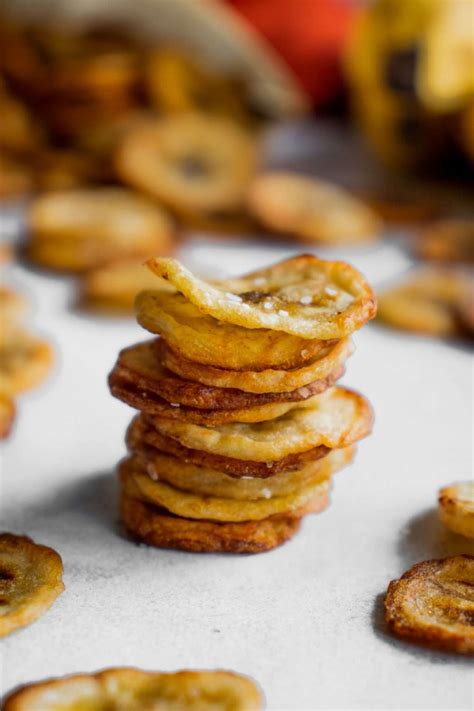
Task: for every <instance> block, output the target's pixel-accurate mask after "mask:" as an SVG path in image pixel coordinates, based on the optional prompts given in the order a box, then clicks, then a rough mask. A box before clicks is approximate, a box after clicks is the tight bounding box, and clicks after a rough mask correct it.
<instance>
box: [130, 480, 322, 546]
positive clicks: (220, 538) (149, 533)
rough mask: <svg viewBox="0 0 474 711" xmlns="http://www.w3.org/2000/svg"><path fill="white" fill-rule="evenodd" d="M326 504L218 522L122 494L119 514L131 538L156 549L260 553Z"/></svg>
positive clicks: (276, 542) (288, 535)
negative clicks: (178, 513)
mask: <svg viewBox="0 0 474 711" xmlns="http://www.w3.org/2000/svg"><path fill="white" fill-rule="evenodd" d="M327 503H328V502H327V499H322V500H320V501H318V502H313V508H312V510H311V511H309V510H303V511H299V512H295V513H293V514H277V515H276V516H271V517H270V518H267V519H264V520H263V521H244V522H238V523H229V522H227V523H222V522H218V521H196V520H193V519H187V518H182V517H180V516H174V515H173V514H170V513H169V512H167V511H166V510H165V509H159V508H157V507H155V506H150V505H148V504H144V503H143V502H141V501H138V500H137V499H133V498H130V497H128V496H125V495H123V494H122V496H121V498H120V513H121V517H122V521H123V523H124V525H125V528H126V529H127V531H128V532H129V533H130V534H131V535H132V536H133V537H134V538H136V539H137V540H139V541H143V542H144V543H147V544H148V545H150V546H156V547H157V548H176V549H178V550H185V551H193V552H194V553H219V552H222V553H264V552H265V551H269V550H271V549H272V548H276V547H277V546H281V545H282V544H283V543H285V542H286V541H288V540H289V539H290V538H292V537H293V536H294V535H295V533H296V532H297V531H298V529H299V527H300V524H301V518H302V516H303V515H305V514H307V513H317V511H322V510H323V509H324V508H325V507H326V506H327Z"/></svg>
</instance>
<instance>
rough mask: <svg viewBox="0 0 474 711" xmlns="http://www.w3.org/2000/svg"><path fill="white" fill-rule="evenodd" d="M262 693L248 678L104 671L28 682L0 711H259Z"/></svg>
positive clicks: (225, 674)
mask: <svg viewBox="0 0 474 711" xmlns="http://www.w3.org/2000/svg"><path fill="white" fill-rule="evenodd" d="M262 702H263V700H262V695H261V693H260V691H259V689H258V688H257V686H256V685H255V683H254V682H253V681H251V680H250V679H248V678H247V677H244V676H241V675H239V674H234V673H232V672H226V671H187V670H186V671H179V672H146V671H142V670H141V669H132V668H125V667H124V668H117V669H105V670H104V671H101V672H97V673H96V674H77V675H73V676H66V677H62V678H59V679H50V680H47V681H43V682H39V683H33V684H27V685H26V686H23V687H21V688H20V689H18V690H17V691H14V692H13V693H12V694H10V695H9V696H8V697H7V698H6V699H5V701H4V705H3V707H2V708H3V711H82V710H83V711H86V709H87V711H99V710H100V711H105V709H110V710H112V709H117V711H118V710H119V709H123V711H145V710H146V709H149V710H150V711H151V710H152V709H156V710H157V711H158V709H159V710H160V711H259V709H261V708H262Z"/></svg>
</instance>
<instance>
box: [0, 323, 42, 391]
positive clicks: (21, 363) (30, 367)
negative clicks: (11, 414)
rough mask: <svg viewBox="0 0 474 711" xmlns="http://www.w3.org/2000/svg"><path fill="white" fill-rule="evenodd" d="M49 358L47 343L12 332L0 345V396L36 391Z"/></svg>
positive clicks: (16, 330)
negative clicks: (30, 390)
mask: <svg viewBox="0 0 474 711" xmlns="http://www.w3.org/2000/svg"><path fill="white" fill-rule="evenodd" d="M52 358H53V354H52V350H51V347H50V346H49V344H48V343H46V341H42V340H40V339H38V338H35V337H33V336H30V335H29V334H28V333H26V331H23V330H21V329H19V328H14V329H12V330H11V331H9V335H8V338H7V339H6V341H4V342H2V343H1V344H0V392H1V393H4V394H8V395H15V394H16V393H20V392H23V391H24V390H29V389H30V388H33V387H35V385H38V384H39V383H40V382H41V381H42V380H43V379H44V378H45V377H46V374H47V372H48V371H49V369H50V367H51V363H52Z"/></svg>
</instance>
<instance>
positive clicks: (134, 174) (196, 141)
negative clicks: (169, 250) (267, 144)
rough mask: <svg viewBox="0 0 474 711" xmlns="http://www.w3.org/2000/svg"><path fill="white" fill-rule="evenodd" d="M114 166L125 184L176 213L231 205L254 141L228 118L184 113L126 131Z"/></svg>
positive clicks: (238, 197)
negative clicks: (150, 196)
mask: <svg viewBox="0 0 474 711" xmlns="http://www.w3.org/2000/svg"><path fill="white" fill-rule="evenodd" d="M116 165H117V171H118V173H119V175H120V177H121V178H122V180H123V181H124V182H125V183H128V184H129V185H132V186H133V187H135V188H138V189H139V190H143V191H144V192H146V193H149V194H150V195H152V196H153V197H155V198H157V199H158V200H160V201H162V202H163V203H164V204H165V205H167V206H168V207H169V208H170V209H171V210H173V211H174V212H176V213H178V214H181V213H185V214H193V213H198V214H200V213H207V212H213V211H216V210H233V209H234V208H236V207H239V206H240V205H241V204H242V201H243V195H244V192H245V189H246V186H247V183H248V180H249V178H250V176H251V175H252V173H253V171H254V165H255V149H254V141H253V140H252V138H251V137H250V136H249V135H248V134H247V133H246V132H245V131H244V130H243V129H242V128H240V127H239V126H238V125H237V124H235V123H232V122H231V121H227V120H225V119H221V118H217V117H215V116H212V117H211V116H208V117H206V116H204V115H200V114H193V113H185V114H180V115H176V116H170V117H165V118H163V119H161V120H159V121H156V122H155V123H153V124H150V125H149V126H147V127H145V126H140V128H139V129H137V130H136V131H134V130H132V131H130V132H129V133H127V135H126V136H125V138H124V140H123V142H122V144H121V145H120V146H119V149H118V154H117V162H116Z"/></svg>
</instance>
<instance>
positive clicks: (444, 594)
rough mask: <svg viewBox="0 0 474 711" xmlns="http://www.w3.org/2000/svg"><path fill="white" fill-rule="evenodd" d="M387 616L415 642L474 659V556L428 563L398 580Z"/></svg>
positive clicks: (387, 600)
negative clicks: (473, 657) (473, 656)
mask: <svg viewBox="0 0 474 711" xmlns="http://www.w3.org/2000/svg"><path fill="white" fill-rule="evenodd" d="M385 617H386V620H387V624H388V626H389V628H390V630H391V631H392V632H393V633H394V634H396V635H398V636H400V637H402V638H405V639H407V640H409V641H412V642H416V643H418V644H422V645H426V646H428V647H435V648H438V649H442V650H445V651H451V652H457V653H459V654H470V655H474V556H472V555H459V556H454V557H452V558H444V559H440V560H428V561H424V562H423V563H418V564H417V565H414V566H413V567H412V568H410V570H408V571H407V572H406V573H404V574H403V575H402V577H401V578H400V579H399V580H392V582H391V583H390V585H389V586H388V591H387V596H386V598H385Z"/></svg>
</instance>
